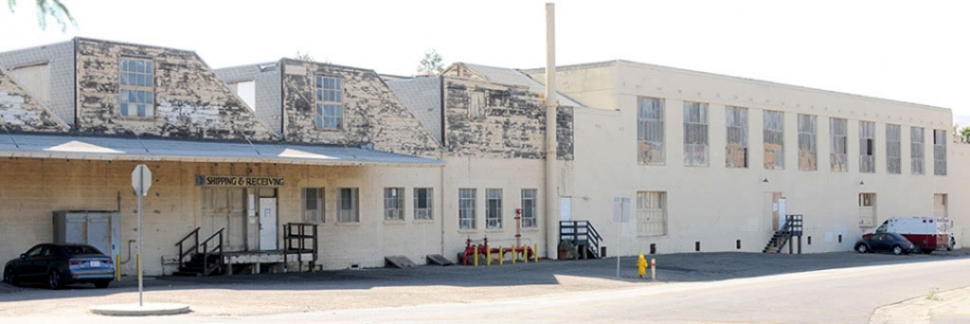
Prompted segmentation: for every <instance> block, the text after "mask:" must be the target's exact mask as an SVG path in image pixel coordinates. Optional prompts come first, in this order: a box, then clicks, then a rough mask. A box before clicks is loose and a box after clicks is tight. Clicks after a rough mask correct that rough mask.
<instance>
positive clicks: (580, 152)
mask: <svg viewBox="0 0 970 324" xmlns="http://www.w3.org/2000/svg"><path fill="white" fill-rule="evenodd" d="M590 69H594V70H597V71H599V72H596V73H587V72H586V71H583V70H584V68H583V67H574V68H569V67H567V68H564V69H561V70H560V72H559V73H558V79H559V83H560V85H565V86H561V88H560V89H561V90H562V89H566V90H563V91H565V92H566V93H567V94H569V95H571V96H574V97H577V98H582V97H581V96H586V97H589V96H592V92H589V91H580V92H577V93H575V94H574V93H571V92H570V91H569V90H568V89H570V87H571V86H570V84H578V83H584V84H587V88H593V89H608V88H612V91H607V90H600V91H599V93H600V94H601V95H606V94H608V93H610V92H612V93H614V94H615V95H614V98H613V99H612V100H615V102H616V106H606V107H596V108H590V109H576V110H575V125H576V134H577V136H576V147H575V150H576V159H575V170H577V171H576V173H575V176H576V178H575V188H576V192H575V193H574V194H575V196H576V197H581V198H582V199H574V201H573V213H574V215H575V216H574V218H575V219H584V218H582V216H579V215H589V216H588V217H586V218H585V219H590V220H592V221H593V223H594V224H595V225H596V226H597V227H598V229H599V230H600V232H601V233H602V234H604V236H605V237H606V238H607V240H606V243H605V244H606V245H607V246H608V247H610V248H611V249H615V247H616V244H617V240H616V237H617V226H616V224H615V223H613V221H612V209H613V198H614V197H630V198H632V199H633V205H634V208H635V205H636V192H637V191H666V192H667V217H668V225H667V226H668V227H667V235H664V236H639V235H637V233H636V227H637V226H636V220H635V218H636V217H635V213H633V215H634V216H633V217H632V218H633V219H632V220H631V223H629V224H623V226H622V228H623V230H622V241H621V249H622V251H623V254H635V253H637V252H638V251H648V250H649V244H651V243H654V244H656V245H657V249H658V253H670V252H687V251H694V244H695V242H698V241H699V242H701V251H734V250H736V246H735V244H736V240H741V241H742V244H741V245H742V248H741V251H760V250H761V249H762V248H763V247H764V245H765V243H767V241H768V238H770V236H771V234H772V227H771V226H772V223H771V218H770V215H771V193H772V192H782V193H783V194H784V196H785V197H786V198H787V202H788V213H789V214H803V215H804V216H805V235H806V236H811V237H812V244H811V245H808V244H807V238H806V242H803V249H804V250H805V251H806V252H824V251H839V250H848V249H851V247H852V244H853V243H854V242H855V240H856V239H857V238H858V236H859V235H860V234H861V233H862V229H860V227H859V226H858V216H859V207H858V201H857V199H858V194H859V193H860V192H875V193H876V195H877V197H876V201H877V207H876V208H877V217H878V222H882V220H884V219H886V218H887V217H890V216H897V215H898V216H904V215H931V214H932V213H933V194H934V193H946V194H949V195H950V196H949V199H950V202H951V204H950V205H951V206H950V215H951V216H953V217H954V218H956V219H958V220H957V225H961V224H962V223H964V221H962V220H961V219H966V218H967V217H966V215H964V213H963V212H962V211H961V210H963V208H961V207H960V205H959V204H960V203H961V202H962V201H967V199H965V198H966V197H962V196H961V193H960V192H958V191H957V189H958V187H957V183H958V182H959V179H965V175H964V173H963V172H961V171H962V170H958V169H959V166H960V165H961V164H963V162H962V161H964V159H965V158H964V156H965V155H966V154H965V153H964V151H966V150H965V149H964V148H963V147H955V146H956V145H957V144H953V143H948V151H949V153H948V158H949V161H948V163H949V170H948V171H949V175H948V176H945V177H943V176H934V175H933V164H932V152H933V148H932V135H931V134H932V129H945V130H948V129H949V128H950V127H949V125H950V121H951V120H952V117H951V113H950V111H949V110H948V109H940V108H933V107H926V106H921V105H915V104H908V103H900V102H894V101H888V100H882V99H874V98H865V97H860V96H853V95H845V94H838V93H833V92H827V91H820V90H812V89H807V88H801V87H793V86H786V85H779V84H772V83H767V82H760V81H753V80H746V79H739V78H731V77H725V76H718V75H713V74H706V73H698V72H691V71H683V70H676V69H669V68H661V67H655V66H649V65H642V64H636V63H627V62H617V63H616V64H615V65H614V70H613V73H607V72H602V71H601V70H602V69H604V67H602V66H601V65H594V66H592V67H590ZM638 96H648V97H657V98H664V99H665V100H666V106H665V107H666V120H665V136H666V139H665V145H666V165H663V166H654V165H649V166H648V165H642V164H639V163H638V162H637V144H636V140H637V133H636V132H637V124H636V118H637V113H636V109H637V97H638ZM587 100H590V101H592V102H599V103H604V104H608V103H609V102H610V99H606V98H595V99H592V100H591V99H588V98H587ZM685 100H688V101H697V102H707V103H709V105H710V106H709V119H708V120H709V126H708V127H709V128H708V129H709V134H710V135H709V145H710V148H709V152H710V153H709V154H710V161H711V162H710V166H708V167H686V166H684V163H683V144H682V143H683V113H682V112H683V108H682V107H683V101H685ZM725 105H734V106H741V107H747V108H749V115H748V116H749V128H748V134H749V135H748V145H749V150H750V154H749V166H750V167H749V168H746V169H733V168H726V167H725V166H724V160H725V152H724V148H725V145H726V139H725V138H726V135H725V133H726V126H725V110H724V106H725ZM764 110H778V111H784V112H785V119H784V123H785V125H784V128H785V134H784V138H785V169H784V170H765V169H764V167H763V164H762V154H763V146H762V139H763V135H762V130H763V121H762V115H763V111H764ZM799 113H801V114H810V115H816V116H818V117H817V118H818V119H817V125H818V128H817V133H816V141H817V147H818V149H817V154H818V158H819V161H820V163H819V167H818V169H819V170H818V171H799V170H798V164H797V158H798V152H797V142H798V137H797V136H798V135H797V129H798V128H797V114H799ZM829 117H839V118H846V119H848V126H849V131H848V157H849V172H845V173H833V172H830V171H829V170H830V169H829V163H828V155H829V145H830V143H829V124H828V118H829ZM859 120H867V121H875V122H876V124H877V131H876V156H877V162H876V173H874V174H860V173H859V167H858V161H859V158H858V156H859V141H858V128H859ZM887 123H893V124H900V125H902V126H903V128H902V131H903V138H902V145H901V146H902V170H903V172H902V174H901V175H890V174H887V173H886V163H885V161H886V155H885V154H886V151H885V150H886V142H885V140H886V138H885V125H886V124H887ZM909 126H919V127H925V128H926V134H927V142H928V143H929V144H928V145H926V147H925V153H926V158H927V161H926V173H927V175H918V176H914V175H911V174H910V160H909V157H910V147H909V137H908V135H909ZM765 178H767V179H769V182H767V183H764V182H763V181H762V180H763V179H765ZM860 181H862V182H864V185H862V186H860V185H859V183H860ZM962 231H963V229H958V232H961V233H960V235H962ZM840 234H841V235H842V243H838V242H837V241H838V235H840Z"/></svg>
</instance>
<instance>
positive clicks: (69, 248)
mask: <svg viewBox="0 0 970 324" xmlns="http://www.w3.org/2000/svg"><path fill="white" fill-rule="evenodd" d="M114 277H115V266H114V262H113V261H111V258H109V257H107V256H105V255H104V254H103V253H101V251H98V249H96V248H94V247H92V246H90V245H84V244H38V245H35V246H34V247H32V248H30V250H27V252H26V253H24V254H21V255H20V258H18V259H13V260H10V261H8V262H7V265H6V267H4V269H3V281H4V282H6V283H9V284H11V285H19V284H21V283H28V282H35V283H36V282H39V283H46V284H47V286H48V287H50V288H51V289H60V288H62V287H64V285H67V284H72V283H93V284H94V286H95V287H98V288H107V287H108V284H110V283H111V280H114Z"/></svg>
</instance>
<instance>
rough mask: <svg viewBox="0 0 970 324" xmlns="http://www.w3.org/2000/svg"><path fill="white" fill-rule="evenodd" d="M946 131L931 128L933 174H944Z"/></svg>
mask: <svg viewBox="0 0 970 324" xmlns="http://www.w3.org/2000/svg"><path fill="white" fill-rule="evenodd" d="M946 137H947V136H946V131H945V130H942V129H934V130H933V174H934V175H938V176H945V175H946V141H947V138H946Z"/></svg>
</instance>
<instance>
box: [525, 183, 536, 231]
mask: <svg viewBox="0 0 970 324" xmlns="http://www.w3.org/2000/svg"><path fill="white" fill-rule="evenodd" d="M538 197H539V190H538V189H522V227H524V228H535V227H539V212H538V205H536V202H537V201H538Z"/></svg>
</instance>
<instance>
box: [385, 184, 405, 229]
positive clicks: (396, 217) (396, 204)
mask: <svg viewBox="0 0 970 324" xmlns="http://www.w3.org/2000/svg"><path fill="white" fill-rule="evenodd" d="M384 220H393V221H403V220H404V188H384Z"/></svg>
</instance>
